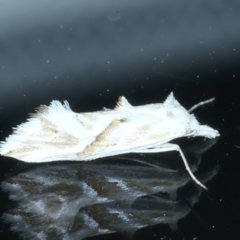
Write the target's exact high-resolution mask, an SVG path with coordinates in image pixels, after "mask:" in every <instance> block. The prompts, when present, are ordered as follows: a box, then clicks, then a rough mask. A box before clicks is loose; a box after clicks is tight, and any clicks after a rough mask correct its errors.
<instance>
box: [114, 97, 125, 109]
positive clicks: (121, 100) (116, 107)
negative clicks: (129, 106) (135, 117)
mask: <svg viewBox="0 0 240 240" xmlns="http://www.w3.org/2000/svg"><path fill="white" fill-rule="evenodd" d="M122 105H123V97H119V98H118V100H117V103H116V106H115V107H114V109H113V110H116V109H118V108H120V107H122Z"/></svg>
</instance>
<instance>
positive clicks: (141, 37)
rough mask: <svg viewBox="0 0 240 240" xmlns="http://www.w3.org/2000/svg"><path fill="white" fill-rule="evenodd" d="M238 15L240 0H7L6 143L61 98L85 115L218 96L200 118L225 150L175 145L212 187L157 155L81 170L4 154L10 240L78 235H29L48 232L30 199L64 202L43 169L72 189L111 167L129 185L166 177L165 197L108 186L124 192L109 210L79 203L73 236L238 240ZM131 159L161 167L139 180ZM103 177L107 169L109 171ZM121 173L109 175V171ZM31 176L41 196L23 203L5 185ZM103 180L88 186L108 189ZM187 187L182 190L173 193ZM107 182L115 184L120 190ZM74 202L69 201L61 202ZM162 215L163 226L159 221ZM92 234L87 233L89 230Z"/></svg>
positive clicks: (3, 201)
mask: <svg viewBox="0 0 240 240" xmlns="http://www.w3.org/2000/svg"><path fill="white" fill-rule="evenodd" d="M239 12H240V2H239V1H237V0H230V1H226V0H220V1H216V0H213V1H206V0H202V1H200V0H193V1H186V0H183V1H176V0H175V1H173V0H162V1H159V0H152V1H147V0H138V1H127V0H121V1H120V0H116V1H111V0H101V1H98V0H91V1H85V0H78V1H73V0H71V1H66V0H52V1H47V0H42V1H32V0H25V1H14V0H8V1H6V0H1V1H0V93H1V94H0V140H1V141H4V140H5V138H6V137H7V136H8V135H9V134H11V133H12V127H15V126H16V125H18V124H20V123H22V122H24V121H25V120H26V118H27V117H28V114H29V113H32V112H34V109H35V108H36V107H38V106H39V105H40V104H47V105H48V104H49V103H50V101H51V100H60V101H63V100H68V102H69V103H70V106H71V108H72V109H73V110H74V111H76V112H86V111H96V110H100V109H102V108H103V107H107V108H113V107H114V106H115V103H116V101H117V99H118V97H119V96H125V97H126V98H127V99H128V100H129V102H130V103H131V104H132V105H141V104H148V103H157V102H163V101H164V100H165V98H166V97H167V95H168V94H169V93H170V92H171V91H173V92H174V95H175V97H176V99H177V100H178V101H179V102H180V103H181V104H182V105H183V106H184V107H186V109H189V108H190V107H192V106H193V105H194V104H196V103H198V102H200V101H204V100H207V99H210V98H212V97H215V98H216V100H215V101H214V102H213V103H211V104H208V105H205V106H203V107H200V108H198V109H197V110H196V111H195V112H194V114H195V116H196V117H197V119H198V120H199V122H200V123H202V124H207V125H209V126H211V127H213V128H215V129H217V130H218V131H219V132H220V134H221V136H220V137H219V139H217V141H216V142H214V143H208V144H210V145H208V144H207V141H205V139H201V138H196V139H190V138H189V139H177V140H175V141H174V142H177V143H178V144H179V145H180V147H181V148H182V150H183V151H184V153H185V154H186V157H187V159H188V161H189V163H190V166H191V167H192V168H193V170H194V172H195V174H196V176H199V177H200V178H202V179H203V180H204V179H205V182H206V183H205V184H206V185H207V187H208V191H205V190H204V191H203V190H202V189H200V188H199V187H198V186H195V184H194V183H193V182H191V181H189V178H188V175H187V173H186V172H185V170H184V167H183V164H182V160H181V158H180V157H179V154H178V153H176V152H168V153H158V154H151V155H149V156H148V155H147V154H145V155H144V156H140V155H139V154H130V155H127V156H125V155H122V156H121V158H120V157H116V159H115V161H116V162H115V161H114V162H112V161H113V160H114V159H110V160H109V161H108V159H103V160H98V161H96V163H91V164H93V165H91V164H90V165H91V166H93V167H92V168H89V166H88V165H86V166H85V163H82V165H81V163H79V166H78V165H76V163H75V165H76V166H75V167H76V168H75V167H74V165H71V164H72V163H71V162H68V163H55V165H54V164H47V165H46V164H45V165H43V164H26V163H23V162H19V161H17V160H15V159H10V158H5V157H2V156H0V180H1V186H2V188H1V193H0V194H1V196H0V215H1V219H0V238H1V239H6V240H17V239H67V235H61V234H63V232H61V234H60V233H59V234H60V235H56V236H55V235H54V234H53V235H51V236H52V237H48V238H44V235H39V236H36V237H35V238H33V237H32V236H30V235H24V234H23V232H24V229H25V230H26V229H28V228H29V229H31V228H30V227H32V229H34V230H36V228H35V227H36V226H39V227H40V224H39V223H38V222H37V221H36V222H34V221H30V220H31V219H33V218H31V217H32V215H31V214H33V213H30V210H31V211H32V210H33V208H31V206H32V205H30V204H29V202H27V201H26V199H27V200H29V201H30V200H31V201H32V202H34V201H36V202H37V201H40V199H41V195H39V194H40V193H38V194H37V193H36V191H37V190H39V191H40V189H42V191H45V192H44V195H43V196H44V199H46V201H48V200H49V198H48V197H50V196H51V193H52V194H53V190H52V192H51V191H50V189H47V190H46V188H45V187H44V186H45V185H42V186H41V187H42V188H41V187H40V186H38V184H39V182H38V181H39V180H38V179H35V178H33V176H34V177H35V176H37V174H36V173H37V171H40V172H38V174H39V176H45V175H44V174H49V175H51V174H50V173H51V171H52V169H54V172H58V174H60V175H59V176H57V175H54V176H51V177H52V178H53V179H54V181H55V180H56V179H58V178H57V177H59V179H61V177H62V176H64V177H66V178H67V181H70V182H71V181H72V178H73V179H74V181H75V183H76V181H78V180H77V179H85V180H83V181H82V182H87V179H86V177H87V176H88V174H89V173H90V172H91V176H92V178H93V176H98V177H99V176H102V175H101V172H100V170H99V169H103V168H104V166H107V168H108V170H109V171H110V169H111V166H112V167H115V168H116V169H118V170H119V169H121V168H124V167H125V168H126V169H128V171H127V170H126V172H125V174H126V175H124V174H123V175H122V176H118V177H119V179H124V181H126V182H125V183H129V181H130V180H129V179H130V175H131V174H130V173H131V171H130V169H135V171H134V170H132V172H133V176H132V177H133V178H132V179H136V181H138V179H139V182H138V184H139V186H138V188H139V187H140V186H143V185H144V184H147V182H145V181H144V179H145V180H146V179H148V180H149V178H150V176H151V177H153V178H156V179H155V180H156V183H158V184H160V185H156V186H155V187H156V191H151V192H150V191H149V192H144V191H145V190H144V191H143V192H141V194H138V193H136V192H138V191H137V190H136V189H135V190H134V191H136V192H131V194H130V192H128V193H129V194H126V192H125V193H121V194H120V193H119V192H118V191H119V190H116V189H115V188H114V187H113V186H112V188H111V187H110V185H109V190H110V189H115V190H114V191H117V193H118V194H115V193H116V192H114V193H113V192H111V193H108V195H104V196H101V197H102V198H104V197H105V198H109V199H110V197H113V196H114V199H112V200H111V201H110V202H108V203H105V204H99V202H97V201H95V202H94V204H93V205H92V208H91V206H85V205H84V206H82V205H76V209H74V211H72V212H71V214H72V215H71V221H72V222H71V224H70V225H71V227H72V228H71V230H69V232H68V234H69V235H68V236H71V237H72V238H70V239H77V237H79V238H78V239H81V238H80V237H83V236H86V237H88V236H89V238H88V239H94V240H101V239H106V240H108V239H109V240H110V239H119V240H120V239H121V240H122V239H133V240H135V239H139V240H143V239H149V240H150V239H152V240H154V239H156V240H159V239H172V240H173V239H185V240H187V239H191V240H193V239H196V240H200V239H224V240H225V239H231V238H233V237H235V236H238V235H239V233H238V232H239V231H238V228H239V224H240V204H239V202H240V193H239V192H240V191H239V189H240V184H239V182H240V176H239V173H238V171H240V161H239V157H240V148H239V147H240V137H239V136H240V125H239V123H240V121H239V119H240V117H239V104H240V100H239V98H240V68H239V62H240V54H239V51H240V25H239V22H240V15H239ZM194 144H195V145H196V147H194V146H193V145H194ZM204 144H206V145H204ZM132 158H135V159H139V158H144V159H143V160H144V161H151V162H153V163H154V164H155V165H156V166H158V167H157V168H152V167H148V168H147V169H146V171H140V170H139V171H140V172H139V173H138V171H136V170H137V169H139V168H140V167H141V166H142V164H140V163H136V162H134V161H133V159H132ZM129 159H132V160H129ZM102 161H103V162H102ZM77 164H78V163H77ZM104 164H105V165H104ZM108 164H109V165H108ZM65 165H66V166H65ZM84 166H85V168H84ZM144 166H145V165H144ZM61 167H62V168H61ZM65 167H66V168H69V169H70V170H69V171H76V169H77V170H79V169H82V168H83V169H85V175H84V176H83V175H81V174H80V172H81V170H79V173H78V174H77V173H76V177H75V178H74V176H75V175H73V176H71V175H69V177H67V176H65V175H64V170H63V169H64V168H65ZM101 167H102V168H101ZM56 168H58V171H57V170H56ZM159 168H161V169H162V168H164V169H170V170H171V171H174V172H175V173H176V175H174V174H173V175H171V174H170V175H164V174H163V175H162V176H161V174H160V173H161V171H160V173H159V172H158V171H157V172H158V174H159V175H154V174H156V172H155V170H156V169H158V170H159ZM44 169H45V170H46V172H45V170H44ZM59 169H60V170H59ZM90 169H91V171H90ZM94 169H95V170H96V171H95V172H94V171H93V170H94ZM34 171H35V172H34ZM48 171H49V172H48ZM115 171H116V170H115ZM148 171H150V172H151V171H153V172H155V173H154V174H153V172H151V174H150V173H149V175H148V177H146V178H144V179H142V176H143V175H144V172H145V174H147V172H148ZM93 172H94V173H93ZM102 172H106V169H105V170H102ZM114 173H115V172H114V171H113V172H111V173H110V172H108V174H110V175H111V174H114ZM79 174H80V175H81V176H80V175H79ZM138 174H139V175H138ZM152 174H153V175H152ZM30 176H31V177H30ZM105 177H106V176H105ZM184 177H185V178H186V179H185V178H184ZM23 178H24V179H25V178H29V181H30V182H29V184H30V183H31V184H33V186H32V188H31V187H29V185H25V184H23V185H22V186H23V188H22V190H23V192H25V193H27V194H29V195H28V198H24V195H21V191H20V192H14V191H13V190H15V191H17V190H19V189H17V188H15V189H13V188H8V187H4V186H5V185H4V184H6V183H9V185H8V186H17V185H19V183H20V182H21V181H22V179H23ZM126 178H127V179H126ZM97 179H98V178H96V179H95V178H94V179H88V181H91V182H95V183H97V182H98V181H97ZM164 179H167V183H168V184H167V185H168V188H165V189H163V188H160V187H161V180H162V181H163V180H164ZM184 179H185V180H184ZM52 181H53V180H52ZM119 181H120V180H119ZM131 181H132V180H131ZM176 182H177V183H178V185H174V183H176ZM21 183H22V182H21ZM37 183H38V184H37ZM71 183H72V182H71ZM87 183H88V184H89V182H87ZM133 183H134V181H133V182H131V184H133ZM170 183H171V184H172V185H173V186H175V190H174V193H173V189H171V191H170V190H169V184H170ZM14 184H15V185H14ZM34 184H35V185H34ZM104 184H106V185H104V186H108V184H109V183H108V182H104ZM165 184H166V181H165ZM171 184H170V185H171ZM36 186H38V187H36ZM131 186H132V185H131ZM146 186H148V185H146ZM24 187H28V188H24ZM78 187H79V186H78ZM82 187H83V185H82ZM115 187H116V186H115ZM129 189H130V188H129ZM129 189H128V190H129ZM75 190H76V189H75ZM138 190H139V189H138ZM33 191H34V192H33ZM54 191H55V190H54ZM129 191H130V190H129ZM23 192H22V193H23ZM14 194H15V195H14ZM61 194H63V193H61ZM61 194H60V196H61ZM68 194H69V195H67V196H70V200H71V201H70V202H72V201H73V200H74V201H73V203H72V204H74V203H76V202H75V201H80V200H81V197H83V195H84V194H83V193H81V194H82V195H79V196H78V195H76V196H78V197H79V199H77V200H76V199H75V198H74V197H76V196H75V195H74V192H70V191H69V192H68ZM124 194H125V195H124ZM11 196H12V197H11ZM13 196H15V197H13ZM16 196H17V197H16ZM129 196H131V199H130V198H129ZM25 197H26V196H25ZM125 197H126V199H125V201H124V198H125ZM21 199H25V200H24V201H23V200H21ZM87 199H88V200H89V199H90V197H89V196H88V198H87ZM91 199H92V198H91ZM65 200H66V199H65ZM85 200H86V199H85ZM67 202H69V199H68V201H67V200H66V201H65V202H62V204H63V203H64V204H66V203H67ZM130 202H131V204H130ZM54 204H55V203H54ZM51 206H55V205H51ZM57 206H58V205H56V207H57ZM64 206H65V205H64ZM77 206H78V208H77ZM51 209H52V208H51ZM26 211H28V214H26ZM52 211H53V212H54V210H52ZM23 213H25V215H24V217H25V218H22V220H23V221H20V220H19V219H18V220H19V224H20V222H21V223H22V224H23V225H22V226H21V227H18V228H17V227H15V228H14V226H15V225H14V224H15V223H16V222H17V221H15V222H14V221H13V219H12V218H10V217H9V218H7V219H6V214H9V215H8V216H15V217H16V216H21V214H23ZM97 213H99V214H97ZM109 213H111V214H112V215H111V214H109ZM120 213H121V214H120ZM123 213H124V214H126V213H128V214H132V218H130V217H129V222H128V221H127V220H126V219H125V220H126V222H124V221H120V220H121V219H124V214H123ZM153 213H154V217H156V218H154V217H153V215H151V214H153ZM180 213H182V214H180ZM161 214H162V215H161ZM163 214H168V217H169V218H168V219H167V220H166V219H164V215H163ZM73 216H74V219H75V220H74V221H73V220H72V219H73ZM99 216H100V219H99ZM101 216H102V217H101ZM110 216H111V217H112V218H110ZM116 216H121V217H122V218H121V219H120V217H118V218H117V217H116ZM128 216H130V215H128ZM159 216H161V219H160V217H159ZM170 216H171V217H172V218H171V219H170ZM41 217H42V215H40V219H42V220H44V221H43V225H42V226H41V227H44V228H45V229H48V226H50V223H49V222H48V220H47V218H41ZM88 217H89V218H91V217H92V219H95V220H96V219H98V220H96V222H97V223H98V224H99V226H101V228H100V227H99V228H98V227H96V226H95V225H94V226H93V225H91V226H92V228H88V227H89V226H88V225H87V219H88ZM144 217H145V221H144V220H143V219H144ZM157 217H159V219H160V220H159V219H158V220H159V221H158V220H156V219H157ZM27 218H28V219H30V220H29V222H28V224H29V225H27V221H25V220H26V219H27ZM53 218H54V216H53ZM153 219H155V221H153ZM169 219H170V220H169ZM15 220H16V219H15ZM67 220H68V218H67V216H66V218H65V219H64V218H62V219H61V222H60V223H62V224H63V225H62V226H61V227H62V229H64V228H65V227H66V225H64V224H65V222H66V221H67ZM100 220H104V222H101V221H100ZM150 220H151V221H150ZM98 221H99V222H98ZM100 222H101V224H102V225H101V224H100ZM133 222H134V223H136V224H135V225H134V224H133ZM36 223H37V224H36ZM31 224H32V225H31ZM34 224H35V225H34ZM51 224H53V225H54V224H55V222H54V221H53V222H51ZM131 224H132V225H131ZM133 225H134V226H135V227H133ZM54 226H56V225H54ZM129 226H131V227H129ZM66 229H68V228H67V227H66ZM81 229H84V231H85V232H81ZM89 229H90V230H91V231H90V230H89ZM93 229H94V231H93ZM99 229H100V230H99ZM106 229H108V230H106ZM121 229H122V231H121ZM110 230H111V231H110ZM21 231H22V232H21ZM99 231H100V232H99ZM104 231H105V232H104ZM80 232H81V234H82V235H81V234H80ZM77 234H80V235H79V236H78V235H77ZM84 234H85V235H84ZM94 234H97V235H94ZM98 234H100V235H98ZM24 236H25V237H24ZM49 236H50V235H49ZM59 236H61V237H60V238H59ZM90 236H91V237H90ZM37 237H38V238H37ZM64 237H66V238H64Z"/></svg>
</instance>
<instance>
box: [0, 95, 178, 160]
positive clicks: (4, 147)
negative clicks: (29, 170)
mask: <svg viewBox="0 0 240 240" xmlns="http://www.w3.org/2000/svg"><path fill="white" fill-rule="evenodd" d="M152 111H153V110H152V109H151V111H149V110H148V107H147V105H146V107H145V108H144V110H143V109H141V108H138V107H136V108H135V107H132V106H131V105H130V104H129V103H128V102H127V100H126V99H125V98H124V97H122V98H120V99H119V101H118V103H117V106H116V107H115V109H114V110H105V111H98V112H93V113H81V114H77V113H75V112H73V111H72V110H71V109H70V107H69V104H68V103H67V102H66V101H65V102H64V105H62V104H61V103H60V102H58V101H52V103H51V105H50V106H49V107H47V106H41V107H40V108H39V109H38V110H37V113H36V114H33V115H32V117H31V118H30V119H28V121H27V122H26V123H23V124H21V125H19V126H18V127H17V128H16V129H15V131H14V133H13V135H11V136H9V137H8V138H7V139H6V142H2V143H1V148H0V153H1V154H2V155H5V156H10V157H14V158H17V159H20V160H23V161H27V162H44V161H54V160H68V159H69V160H90V159H95V158H99V157H104V156H110V155H116V154H120V153H126V152H131V150H136V149H138V148H143V147H149V146H152V144H154V143H161V142H167V141H169V140H171V139H172V138H174V134H170V131H171V130H170V125H169V123H168V122H167V121H163V120H162V121H161V114H160V115H159V116H158V117H156V115H154V114H152ZM162 114H165V112H164V111H163V113H162ZM165 115H166V114H165ZM153 126H154V127H153ZM158 126H159V127H158ZM156 129H158V131H156Z"/></svg>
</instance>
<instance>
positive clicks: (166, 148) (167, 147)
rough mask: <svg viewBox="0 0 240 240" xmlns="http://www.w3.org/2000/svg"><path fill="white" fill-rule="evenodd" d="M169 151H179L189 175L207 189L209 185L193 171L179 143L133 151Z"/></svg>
mask: <svg viewBox="0 0 240 240" xmlns="http://www.w3.org/2000/svg"><path fill="white" fill-rule="evenodd" d="M168 151H178V152H179V153H180V155H181V157H182V159H183V163H184V165H185V168H186V170H187V171H188V173H189V175H190V176H191V178H192V179H193V180H194V181H195V182H196V183H197V184H198V185H199V186H201V187H202V188H204V189H206V190H207V187H206V186H205V185H203V184H202V183H201V182H200V181H199V180H198V179H197V178H196V177H195V176H194V174H193V173H192V171H191V169H190V167H189V165H188V162H187V159H186V158H185V156H184V154H183V152H182V150H181V148H180V147H179V146H178V145H177V144H173V143H165V144H162V145H158V146H155V147H154V148H148V149H143V150H137V151H133V152H135V153H157V152H168Z"/></svg>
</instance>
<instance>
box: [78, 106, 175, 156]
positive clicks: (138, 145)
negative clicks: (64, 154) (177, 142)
mask: <svg viewBox="0 0 240 240" xmlns="http://www.w3.org/2000/svg"><path fill="white" fill-rule="evenodd" d="M173 138H174V134H173V133H172V132H171V129H170V127H169V126H168V124H167V123H166V122H165V123H163V122H160V120H159V118H158V117H154V116H153V115H152V114H150V115H148V114H147V113H142V112H140V111H134V109H132V111H131V112H124V111H122V112H118V114H116V116H115V118H114V117H113V118H112V121H111V122H110V124H109V125H108V126H107V127H106V128H105V129H104V131H102V132H101V133H100V134H99V135H98V136H97V137H96V139H95V140H94V141H93V142H92V143H91V144H89V145H88V146H87V147H86V148H85V149H84V150H83V151H82V152H79V154H77V155H78V158H79V159H85V160H88V159H89V160H90V159H95V158H99V157H104V156H111V155H117V154H121V153H128V152H131V151H133V150H136V149H143V148H148V147H153V146H154V145H157V144H161V143H165V142H168V141H170V140H172V139H173Z"/></svg>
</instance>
